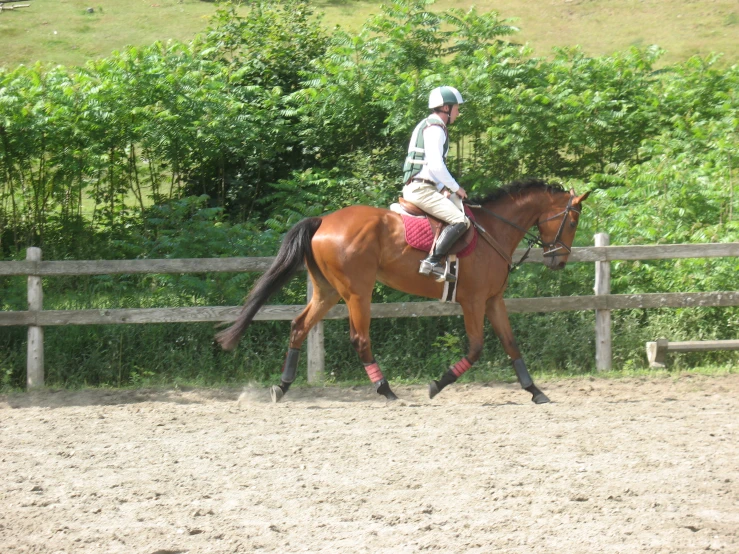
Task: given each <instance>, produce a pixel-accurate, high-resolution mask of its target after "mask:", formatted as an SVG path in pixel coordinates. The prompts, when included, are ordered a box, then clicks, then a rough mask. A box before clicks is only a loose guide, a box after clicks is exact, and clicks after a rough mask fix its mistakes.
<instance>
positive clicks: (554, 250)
mask: <svg viewBox="0 0 739 554" xmlns="http://www.w3.org/2000/svg"><path fill="white" fill-rule="evenodd" d="M574 198H575V195H574V194H572V192H570V198H569V200H568V201H567V207H565V209H564V210H562V211H561V212H559V213H556V214H554V215H553V216H550V217H548V218H546V219H544V220H537V222H536V227H537V231H538V227H539V225H541V224H542V223H546V222H547V221H552V220H553V219H557V218H558V217H560V216H561V217H562V221H560V223H559V229H557V234H556V235H555V237H554V240H552V241H551V242H544V240H543V239H542V238H541V232H538V234H534V233H532V232H531V231H530V230H528V229H524V228H523V227H521V226H520V225H518V224H516V223H514V222H512V221H509V220H508V219H506V218H505V217H503V216H501V215H498V214H496V213H495V212H491V211H490V210H488V209H487V208H484V207H482V206H481V205H479V204H474V205H473V204H467V205H468V206H469V207H470V208H476V209H479V210H482V211H483V212H485V213H486V214H488V215H492V216H493V217H495V218H496V219H499V220H500V221H502V222H503V223H506V224H507V225H510V226H511V227H513V228H514V229H517V230H519V231H521V232H522V233H523V235H524V236H523V238H524V240H526V243H527V245H528V248H526V252H524V254H523V256H521V259H520V260H518V262H516V263H512V261H511V260H510V258H509V257H507V256H504V258H506V260H507V261H508V271H509V273H510V272H512V271H515V270H516V269H518V268H519V267H520V266H521V264H522V263H523V262H524V260H526V258H528V257H529V253H530V252H531V249H532V248H534V247H535V246H539V247H541V248H543V249H545V250H546V251H545V252H544V257H545V258H554V257H556V256H567V255H569V254H570V253H572V248H570V247H569V246H567V245H566V244H565V243H564V242H562V233H563V232H564V228H565V223H566V222H567V219H568V217H569V216H570V212H575V213H576V214H579V213H580V209H578V208H576V207H574V206H573V205H572V200H573V199H574ZM472 224H473V225H474V226H475V228H476V229H477V230H478V231H479V232H480V234H481V235H482V237H483V238H484V239H485V240H486V241H487V242H488V243H490V244H491V246H493V248H495V249H496V250H498V252H500V249H499V247H498V246H497V241H495V243H493V242H491V241H494V239H493V237H492V236H491V235H490V233H488V232H487V231H486V230H485V229H484V228H483V227H482V225H480V224H479V223H477V222H476V221H472Z"/></svg>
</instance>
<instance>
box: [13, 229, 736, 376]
mask: <svg viewBox="0 0 739 554" xmlns="http://www.w3.org/2000/svg"><path fill="white" fill-rule="evenodd" d="M595 244H596V246H594V247H586V248H573V249H572V254H571V255H570V262H580V263H583V262H585V263H587V262H589V263H595V286H594V292H595V295H593V296H567V297H554V298H509V299H506V307H507V309H508V311H509V313H521V312H556V311H573V310H595V314H596V326H595V334H596V367H597V369H598V370H601V371H603V370H609V369H611V314H610V312H611V310H620V309H634V308H688V307H707V306H739V291H725V292H696V293H689V292H683V293H651V294H610V290H611V284H610V262H612V261H615V260H665V259H675V258H716V257H739V243H736V242H734V243H721V244H671V245H657V246H608V236H607V235H605V234H603V233H599V234H597V235H596V236H595ZM522 253H523V251H517V252H516V255H515V259H519V258H520V256H521V254H522ZM272 260H273V258H198V259H173V260H115V261H113V260H96V261H42V259H41V250H40V249H39V248H29V249H28V251H27V255H26V260H25V261H16V262H0V276H1V275H23V276H28V310H27V311H21V312H0V327H2V326H8V325H23V326H27V327H28V361H27V380H26V381H27V386H28V388H34V387H40V386H43V384H44V347H43V338H44V333H43V330H44V327H49V326H55V325H110V324H123V323H131V324H141V323H186V322H214V323H215V322H220V321H231V320H233V319H235V318H236V316H237V314H238V313H239V310H240V307H232V306H229V307H223V306H211V307H191V308H147V309H102V310H44V309H43V289H42V278H43V277H54V276H62V275H102V274H137V273H159V274H162V273H216V272H243V271H254V272H263V271H265V270H266V269H267V268H268V267H269V266H270V264H271V262H272ZM542 261H543V258H542V252H541V250H540V249H539V250H532V252H531V255H530V257H529V259H528V260H527V263H542ZM308 294H309V295H310V290H309V291H308ZM302 309H303V306H300V305H293V306H265V307H263V308H262V309H261V310H260V311H259V313H258V314H257V316H256V317H255V318H254V319H255V320H257V321H260V320H261V321H264V320H292V319H293V318H294V317H296V316H297V315H298V314H299V313H300V312H301V310H302ZM461 313H462V310H461V308H460V307H459V305H458V304H444V303H441V302H438V301H436V302H399V303H387V304H373V305H372V317H373V318H379V317H421V316H451V315H461ZM346 317H347V309H346V306H345V305H338V306H335V307H334V308H333V309H332V310H331V311H330V312H329V313H328V315H327V316H326V319H343V318H346ZM323 356H324V349H323V326H322V324H319V325H318V326H317V327H316V328H315V329H314V330H313V331H312V332H311V334H310V336H309V338H308V380H309V382H317V381H320V380H321V379H322V376H323Z"/></svg>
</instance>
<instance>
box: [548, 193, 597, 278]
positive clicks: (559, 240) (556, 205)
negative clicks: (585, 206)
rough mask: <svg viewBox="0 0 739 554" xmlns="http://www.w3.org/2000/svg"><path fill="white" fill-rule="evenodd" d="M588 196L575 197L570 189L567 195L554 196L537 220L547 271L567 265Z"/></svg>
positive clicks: (586, 194)
mask: <svg viewBox="0 0 739 554" xmlns="http://www.w3.org/2000/svg"><path fill="white" fill-rule="evenodd" d="M589 194H590V192H586V193H585V194H583V195H582V196H577V194H575V189H570V191H569V193H559V194H556V195H554V196H553V198H554V201H553V202H552V205H551V206H550V207H549V208H548V209H547V210H545V211H544V213H542V214H541V216H540V217H539V219H538V220H537V222H536V226H537V227H538V228H539V234H540V235H541V242H542V246H543V247H544V265H546V266H547V267H548V268H549V269H563V268H564V267H565V265H567V258H568V257H569V256H570V252H571V251H572V241H573V240H574V239H575V232H576V231H577V222H578V220H579V219H580V212H581V210H582V202H583V200H585V199H586V198H587V197H588V195H589Z"/></svg>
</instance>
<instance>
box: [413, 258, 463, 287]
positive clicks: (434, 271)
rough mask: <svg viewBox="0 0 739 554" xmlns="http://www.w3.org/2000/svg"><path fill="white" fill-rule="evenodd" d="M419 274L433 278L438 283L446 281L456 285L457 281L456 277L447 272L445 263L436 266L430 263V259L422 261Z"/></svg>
mask: <svg viewBox="0 0 739 554" xmlns="http://www.w3.org/2000/svg"><path fill="white" fill-rule="evenodd" d="M418 273H420V274H421V275H428V276H429V277H433V278H434V279H435V280H436V281H437V282H438V283H443V282H444V281H449V282H450V283H454V282H456V280H457V278H456V277H455V276H454V275H452V274H451V273H449V272H447V270H446V264H445V263H442V262H439V263H436V264H434V263H432V262H429V261H428V259H426V260H421V266H420V267H419V268H418Z"/></svg>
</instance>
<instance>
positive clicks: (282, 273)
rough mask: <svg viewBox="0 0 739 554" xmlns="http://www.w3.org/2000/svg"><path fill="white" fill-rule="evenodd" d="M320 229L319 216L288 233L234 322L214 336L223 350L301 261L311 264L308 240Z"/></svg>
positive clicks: (244, 328) (293, 273)
mask: <svg viewBox="0 0 739 554" xmlns="http://www.w3.org/2000/svg"><path fill="white" fill-rule="evenodd" d="M320 226H321V218H320V217H310V218H308V219H304V220H303V221H301V222H300V223H298V224H297V225H295V227H293V228H292V229H290V231H288V233H287V235H285V238H284V239H283V241H282V245H281V246H280V251H279V252H278V253H277V257H276V258H275V261H274V262H273V263H272V266H271V267H270V268H269V269H268V270H267V271H266V272H265V273H264V274H263V275H262V276H261V277H260V278H259V280H258V281H257V283H256V284H255V285H254V288H253V289H251V292H250V293H249V296H247V297H246V302H245V303H244V307H243V308H242V309H241V313H240V314H239V317H238V318H237V319H236V322H235V323H234V324H233V325H231V327H229V328H228V329H224V330H223V331H221V332H220V333H218V334H217V335H216V340H217V341H218V342H219V343H220V345H221V346H222V347H223V349H224V350H233V349H234V348H236V344H237V343H238V342H239V339H240V338H241V335H243V334H244V331H246V328H247V327H249V325H251V322H252V320H253V319H254V316H255V315H256V313H257V311H259V308H261V307H262V306H263V305H264V304H265V302H267V300H269V298H270V297H271V296H272V295H273V294H274V293H276V292H277V291H278V290H280V289H281V288H282V287H284V286H285V285H286V284H287V282H288V281H289V280H290V278H291V277H292V276H293V275H295V273H296V272H297V271H298V269H300V266H301V264H302V263H303V260H304V259H305V260H306V261H307V262H308V263H309V264H311V265H315V264H314V263H313V249H312V248H311V239H312V238H313V235H314V234H315V233H316V231H317V230H318V228H319V227H320Z"/></svg>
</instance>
